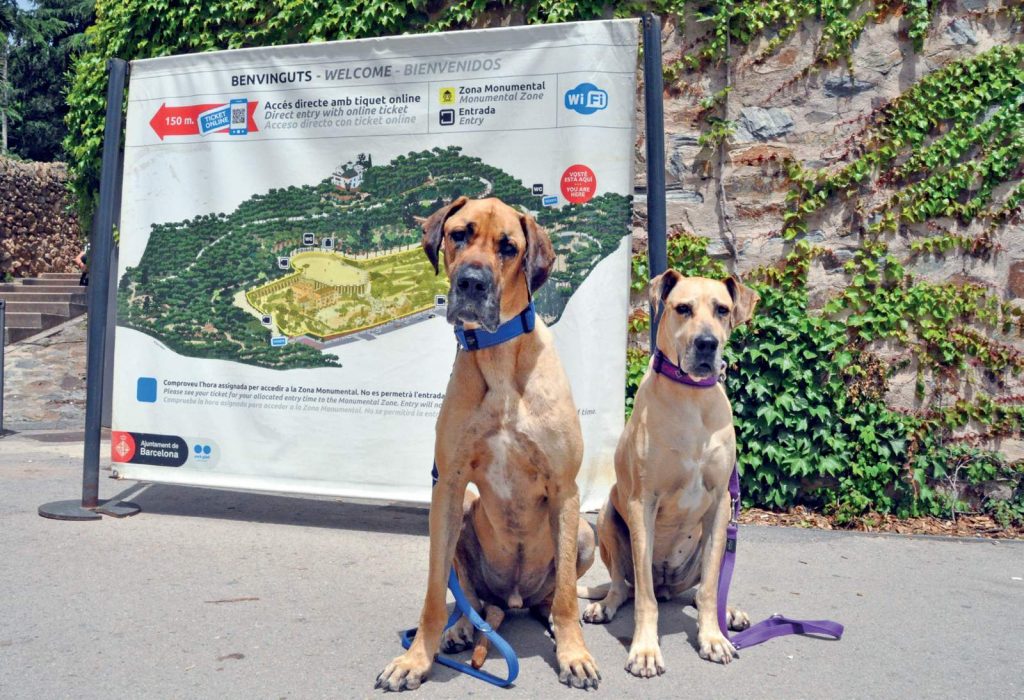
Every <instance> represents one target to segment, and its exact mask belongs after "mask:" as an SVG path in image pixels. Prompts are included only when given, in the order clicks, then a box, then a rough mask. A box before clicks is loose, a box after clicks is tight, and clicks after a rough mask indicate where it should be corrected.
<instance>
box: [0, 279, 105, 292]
mask: <svg viewBox="0 0 1024 700" xmlns="http://www.w3.org/2000/svg"><path fill="white" fill-rule="evenodd" d="M86 289H88V287H82V286H80V285H78V284H52V285H51V284H46V285H42V284H31V285H29V284H26V285H21V284H14V283H12V282H6V283H3V284H0V292H3V293H6V292H13V293H17V292H25V293H32V294H68V293H69V292H70V293H71V294H74V293H76V292H78V291H79V290H81V291H80V293H83V294H84V293H85V290H86Z"/></svg>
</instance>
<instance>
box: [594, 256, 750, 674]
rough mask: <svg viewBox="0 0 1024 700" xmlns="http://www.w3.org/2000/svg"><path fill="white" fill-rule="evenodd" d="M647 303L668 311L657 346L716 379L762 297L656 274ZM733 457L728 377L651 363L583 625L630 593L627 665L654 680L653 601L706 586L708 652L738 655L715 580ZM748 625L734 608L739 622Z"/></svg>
mask: <svg viewBox="0 0 1024 700" xmlns="http://www.w3.org/2000/svg"><path fill="white" fill-rule="evenodd" d="M650 296H651V308H652V309H658V308H659V307H661V308H663V309H664V311H663V313H662V316H661V323H660V325H659V327H658V336H657V347H658V349H659V350H661V352H662V353H663V354H664V355H665V357H666V358H668V359H669V360H670V362H671V363H673V364H675V365H676V366H677V367H679V368H681V369H682V371H683V372H685V373H686V374H687V375H689V376H690V377H691V378H692V379H695V380H699V379H706V378H708V377H713V376H715V375H717V374H718V372H719V368H720V365H721V361H722V348H723V346H724V345H725V343H726V341H727V340H728V338H729V334H730V332H731V331H732V329H733V328H735V327H736V326H737V325H739V324H741V323H744V322H746V321H748V320H749V319H750V318H751V316H752V315H753V312H754V306H755V305H756V304H757V301H758V296H757V294H756V293H755V292H753V291H752V290H750V289H748V288H747V287H744V286H743V285H742V284H740V283H739V282H738V281H737V280H736V279H735V278H732V277H730V278H729V279H727V280H725V281H724V282H720V281H717V280H710V279H704V278H699V277H697V278H684V277H682V276H681V275H680V274H679V273H678V272H676V271H675V270H669V271H668V272H666V273H664V274H662V275H659V276H658V277H655V278H654V279H653V280H651V286H650ZM735 460H736V436H735V433H734V432H733V424H732V408H731V407H730V405H729V399H728V398H727V397H726V394H725V390H724V389H723V388H722V386H721V384H715V385H713V386H709V387H694V386H688V385H684V384H680V383H678V382H676V381H673V380H672V379H670V378H668V377H666V376H663V375H662V374H660V373H658V372H655V371H654V370H653V363H652V369H648V371H647V374H646V375H644V378H643V380H642V381H641V382H640V386H639V388H638V389H637V393H636V400H635V403H634V408H633V415H632V416H631V417H630V419H629V422H628V423H627V425H626V428H625V430H624V431H623V433H622V437H621V438H620V439H619V444H618V447H617V449H616V451H615V476H616V483H615V484H614V485H613V486H612V489H611V493H610V495H609V498H608V502H607V503H606V504H605V506H604V508H603V509H602V510H601V514H600V516H599V517H598V539H599V541H600V545H601V558H602V559H603V560H604V563H605V565H606V566H607V567H608V571H609V573H610V574H611V578H612V580H611V584H610V586H609V587H608V588H607V589H605V588H604V587H599V588H597V589H587V588H583V587H581V588H580V590H579V593H580V595H581V597H584V598H592V599H593V598H598V597H600V596H601V595H602V594H603V593H605V592H607V594H606V595H604V598H603V600H600V601H599V602H596V603H591V604H590V605H588V606H587V608H586V610H585V611H584V613H583V619H584V620H586V621H587V622H593V623H601V622H608V621H610V620H611V619H612V618H613V617H614V616H615V612H616V611H617V610H618V609H619V606H621V605H622V604H623V602H625V601H626V600H628V599H629V598H630V596H633V597H634V598H635V600H636V611H635V612H636V620H635V629H634V632H633V643H632V646H631V647H630V649H629V656H628V658H627V661H626V670H627V671H629V672H630V673H632V674H634V675H636V676H641V677H645V678H647V677H651V676H655V675H658V674H661V673H663V672H664V671H665V663H664V661H663V660H662V655H661V648H660V647H659V645H658V603H657V598H662V599H670V598H672V597H674V596H676V595H679V594H681V593H683V592H684V591H686V590H688V589H690V588H692V587H694V586H698V589H697V592H696V595H695V602H696V605H697V621H698V626H699V632H698V636H697V643H698V647H699V652H700V655H701V657H702V658H705V659H711V660H712V661H719V662H721V663H728V662H729V661H730V660H731V659H732V656H733V653H734V652H735V649H734V648H733V646H732V644H731V643H730V642H729V640H728V639H726V638H725V636H724V635H723V634H722V632H721V631H720V630H719V628H718V619H717V610H718V575H719V570H720V567H721V562H722V552H723V550H724V547H725V532H726V527H727V525H728V523H729V518H730V517H731V513H732V510H731V504H730V497H729V488H728V487H729V475H730V473H731V471H732V468H733V464H734V462H735ZM749 625H750V621H749V619H748V618H747V616H746V615H745V614H744V613H742V612H740V611H737V610H732V609H730V610H729V626H730V628H731V629H745V628H746V627H748V626H749Z"/></svg>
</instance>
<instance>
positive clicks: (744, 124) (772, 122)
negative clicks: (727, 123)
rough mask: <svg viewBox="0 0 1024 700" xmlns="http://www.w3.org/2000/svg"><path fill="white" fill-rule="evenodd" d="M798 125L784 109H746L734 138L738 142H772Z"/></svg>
mask: <svg viewBox="0 0 1024 700" xmlns="http://www.w3.org/2000/svg"><path fill="white" fill-rule="evenodd" d="M795 127H796V124H795V123H794V122H793V117H791V116H790V115H789V112H787V111H786V110H784V109H780V108H778V107H771V108H769V109H765V108H764V107H744V108H743V109H741V110H740V118H739V120H738V123H737V126H736V133H735V134H734V137H735V139H736V141H737V142H739V143H742V142H749V141H754V140H757V141H770V140H771V139H777V138H779V137H780V136H785V135H786V134H788V133H789V132H791V131H793V129H794V128H795Z"/></svg>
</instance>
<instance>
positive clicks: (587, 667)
mask: <svg viewBox="0 0 1024 700" xmlns="http://www.w3.org/2000/svg"><path fill="white" fill-rule="evenodd" d="M558 680H560V681H561V682H562V683H565V684H566V685H570V686H572V687H573V688H584V689H588V690H589V689H590V688H597V685H598V683H600V682H601V672H600V671H598V670H597V662H596V661H594V657H593V656H591V655H590V652H589V651H587V650H586V649H585V648H581V649H579V650H578V651H576V652H574V653H565V654H563V653H559V654H558Z"/></svg>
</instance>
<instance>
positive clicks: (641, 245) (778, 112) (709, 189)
mask: <svg viewBox="0 0 1024 700" xmlns="http://www.w3.org/2000/svg"><path fill="white" fill-rule="evenodd" d="M1001 5H1002V3H1001V2H997V1H996V2H993V1H986V0H960V1H951V2H945V3H942V4H941V7H940V8H939V10H938V12H937V14H936V15H935V16H934V17H933V20H932V22H931V25H930V30H929V33H928V35H927V37H926V40H925V42H924V46H923V49H921V50H915V48H914V46H913V43H912V42H911V41H910V40H909V39H908V38H907V35H906V26H905V20H904V18H903V17H901V16H900V15H899V14H898V13H897V14H894V15H893V16H890V17H889V18H888V19H887V20H885V21H883V22H881V23H877V24H876V23H874V22H868V23H867V26H866V29H865V31H864V33H863V34H862V36H861V37H860V39H859V41H857V42H856V44H855V45H854V49H853V54H852V61H851V63H850V66H849V67H847V66H846V65H842V64H840V65H836V66H834V67H828V68H825V67H821V66H816V67H813V68H812V69H811V70H810V71H805V69H807V68H808V67H810V66H813V64H814V60H813V56H814V51H815V49H816V47H817V40H818V38H819V37H820V34H821V27H820V26H819V25H817V24H816V22H814V21H806V22H805V23H804V25H803V28H802V29H801V30H800V31H798V32H796V33H795V34H794V35H792V36H790V37H789V38H788V39H787V40H786V41H784V42H783V43H782V44H781V46H779V47H778V48H776V49H775V50H773V51H771V52H770V53H768V54H767V56H768V57H767V58H766V59H763V57H762V56H761V54H762V52H763V50H764V47H765V45H766V43H767V41H768V40H769V39H770V37H764V38H761V39H755V40H754V42H753V43H751V44H750V45H749V46H733V47H731V51H730V58H729V60H728V61H722V62H721V63H719V64H718V65H714V64H712V65H709V66H704V67H702V68H701V69H699V70H696V71H690V72H686V73H684V74H683V75H682V78H681V80H679V81H677V82H676V83H674V84H673V85H670V86H667V90H666V100H665V129H666V135H665V140H666V170H667V173H666V179H667V188H668V194H667V218H668V225H669V228H670V230H672V229H675V230H681V231H686V232H689V233H695V234H699V235H702V236H705V237H707V238H708V239H709V247H708V251H709V253H711V254H712V256H713V257H716V258H719V259H721V260H723V261H724V262H726V264H727V265H728V267H729V268H730V269H731V270H734V271H735V272H737V273H739V274H740V275H743V274H746V273H749V272H750V271H751V270H754V269H755V268H758V267H761V266H766V265H772V264H773V263H776V262H778V261H779V260H780V259H781V258H783V257H784V256H785V255H786V254H787V253H788V252H789V251H790V250H791V249H792V245H793V244H792V243H790V242H787V241H785V240H784V239H783V237H782V235H781V229H782V222H783V219H782V217H783V213H784V211H785V199H786V194H787V192H788V191H789V189H790V187H791V183H790V182H789V181H788V178H787V177H786V173H785V168H784V167H783V166H782V162H783V161H784V160H786V159H794V160H796V161H798V162H799V163H801V164H802V165H803V166H804V167H806V168H814V169H821V168H829V167H830V166H833V165H835V166H836V167H838V165H839V164H841V163H843V162H849V157H848V152H849V146H850V145H851V144H853V145H854V146H856V143H857V138H858V136H859V132H860V130H861V129H862V127H863V125H864V123H865V118H866V117H867V116H868V115H870V114H871V113H872V112H874V111H875V110H877V109H878V108H880V107H882V106H884V105H886V104H888V103H889V102H890V101H892V100H893V99H895V98H896V97H898V96H899V95H900V94H901V93H902V92H904V91H906V90H907V89H908V88H910V87H911V86H912V85H913V84H914V83H915V82H917V81H918V80H920V79H921V78H922V77H924V76H926V75H927V74H928V73H930V72H932V71H934V70H936V69H939V68H941V67H943V66H945V65H946V64H948V63H949V62H951V61H955V60H960V59H963V58H967V57H970V56H974V55H977V54H980V53H982V52H984V51H986V50H988V49H991V48H993V47H995V46H998V45H1001V44H1007V43H1017V42H1019V41H1020V34H1019V33H1016V32H1015V29H1016V27H1014V26H1013V24H1012V22H1011V21H1010V20H1009V19H1007V18H1005V17H1004V16H1003V15H1001V14H999V13H995V12H992V10H994V9H995V8H997V7H999V6H1001ZM706 31H707V27H706V26H700V25H698V24H697V23H695V22H688V21H685V20H678V19H676V18H666V19H665V21H664V23H663V30H662V35H663V48H662V57H663V62H664V64H665V65H666V66H668V65H671V64H672V63H673V62H674V61H676V60H677V59H678V58H679V57H680V55H681V54H683V53H686V52H688V51H691V50H692V48H693V46H694V45H695V44H696V43H697V42H696V39H697V37H698V36H699V35H702V34H704V33H706ZM759 57H760V58H762V59H763V60H758V59H759ZM727 85H728V86H730V87H731V91H730V92H729V93H728V95H727V97H726V98H725V107H724V109H725V118H726V119H729V120H732V121H733V122H734V123H735V125H736V129H735V132H734V133H733V135H732V136H731V137H730V139H729V141H728V142H727V144H726V146H725V148H724V151H723V152H722V153H721V154H720V153H719V150H718V149H717V148H713V147H702V146H701V145H700V144H699V142H698V139H699V137H700V135H701V133H702V131H703V130H705V129H706V128H707V125H706V123H705V122H704V121H703V120H702V119H701V114H702V112H704V111H705V110H704V109H703V108H702V106H701V104H700V103H701V100H702V99H705V98H707V97H709V96H710V95H712V94H714V93H716V92H718V91H720V90H722V89H723V88H724V87H726V86H727ZM638 119H639V120H640V121H639V122H638V123H639V124H640V125H642V124H643V121H642V120H643V117H642V115H638ZM851 137H852V138H851ZM848 140H850V141H849V142H848ZM637 147H638V148H637V160H638V162H637V168H636V170H637V186H638V191H641V192H642V191H644V189H645V184H646V183H645V169H646V163H645V155H644V148H645V146H644V140H643V136H642V126H641V136H640V138H639V139H638V143H637ZM1005 189H1006V188H1004V189H1003V190H1001V191H999V192H997V193H996V195H995V198H996V199H998V197H999V196H1000V194H1001V193H1004V192H1005ZM884 194H885V193H884V192H883V193H880V195H879V196H882V195H884ZM637 204H638V206H637V216H636V220H635V224H636V227H635V230H634V250H635V251H641V250H645V249H646V231H645V227H646V211H645V207H646V203H645V200H644V197H642V196H640V197H638V198H637ZM938 223H940V224H943V225H947V224H948V226H949V227H950V228H956V229H957V230H958V231H961V232H963V233H964V234H966V235H971V234H973V233H977V232H980V230H981V229H982V228H983V226H984V225H983V224H978V225H977V226H975V227H972V226H967V227H964V226H959V225H957V224H956V222H948V221H945V220H940V221H939V222H938ZM860 226H861V224H860V222H858V221H857V220H856V218H855V217H854V216H853V214H852V212H851V211H850V207H847V206H844V204H843V203H842V202H838V203H832V204H830V205H828V206H826V207H825V208H824V209H822V210H820V211H819V212H817V213H816V214H814V215H813V216H812V217H811V218H810V219H809V226H808V229H809V230H808V234H807V235H806V238H807V240H808V241H809V242H810V243H813V244H815V245H818V246H822V247H824V248H826V249H828V250H830V251H832V253H833V254H832V255H828V256H822V257H819V258H817V259H816V261H815V262H814V263H813V264H812V267H811V270H810V273H809V295H810V302H811V305H812V306H813V307H820V306H821V305H823V304H824V303H825V301H826V300H827V299H829V298H830V297H832V296H834V295H835V294H836V293H837V292H838V291H840V290H841V289H842V288H844V287H845V286H846V285H847V284H848V278H847V275H846V273H845V272H844V271H843V268H842V263H844V262H846V261H847V260H849V259H851V258H852V257H853V255H854V251H856V250H857V249H858V247H859V246H860V244H861V235H860V234H861V230H860ZM926 228H927V227H926V225H920V226H910V227H908V228H907V230H903V231H901V234H900V235H895V236H890V237H887V238H886V243H887V244H888V246H889V249H890V251H891V252H893V253H894V254H896V255H897V256H898V257H899V258H900V259H902V260H906V261H907V268H908V270H909V271H910V272H912V273H913V274H914V275H915V276H916V277H917V278H918V279H921V280H926V281H932V282H944V281H949V280H953V281H955V280H960V281H969V282H975V283H980V284H983V285H985V286H986V287H987V288H988V289H989V290H990V291H991V292H992V293H993V294H994V295H995V296H997V297H999V298H1001V299H1002V300H1004V301H1011V302H1012V303H1014V304H1020V305H1022V306H1024V228H1022V227H1020V226H1015V225H1008V226H1004V227H1002V228H1001V229H1000V230H999V231H998V232H997V237H998V244H999V245H1000V246H1001V250H1000V251H999V252H998V253H996V254H995V255H992V256H991V257H990V258H988V259H981V258H977V257H971V256H965V255H962V254H959V253H955V252H951V253H949V254H947V255H945V256H932V255H923V256H922V255H917V256H912V255H910V241H911V240H912V239H913V238H914V236H915V235H918V234H921V235H923V234H924V233H925V232H926ZM634 304H635V306H636V308H646V300H645V298H644V296H643V295H635V296H634ZM997 339H998V340H1000V341H1002V342H1006V343H1008V344H1011V345H1013V346H1015V347H1016V348H1017V349H1018V350H1024V343H1022V341H1021V338H1020V337H1019V336H1018V335H1015V334H1013V335H1008V336H1001V335H999V336H997ZM646 341H647V339H646V336H645V335H643V336H637V337H635V338H634V342H635V343H636V344H637V345H641V346H645V345H646ZM871 350H872V351H873V352H874V353H876V354H877V355H878V356H879V358H880V359H882V360H883V361H895V359H896V358H898V357H901V356H903V357H904V358H905V356H906V355H907V354H908V353H907V349H906V348H904V347H896V346H894V345H891V344H890V345H882V344H878V345H876V346H874V347H872V348H871ZM904 364H905V363H904ZM984 375H985V373H984V372H977V373H976V372H974V371H973V370H967V371H966V372H965V373H964V376H963V377H961V378H960V379H959V380H957V381H960V382H961V385H960V391H959V393H960V395H961V396H962V397H964V398H968V399H970V398H972V397H973V396H974V394H975V392H981V391H983V392H985V393H989V394H991V395H993V396H1012V395H1021V394H1024V383H1022V382H1021V381H1019V379H1018V378H1014V377H1010V376H1008V377H1006V378H1001V379H1000V380H999V381H998V382H996V381H992V380H991V378H989V377H986V376H984ZM916 376H917V366H916V363H915V362H910V363H909V364H908V365H905V366H904V368H902V369H900V370H899V371H898V372H896V373H895V375H894V376H893V377H891V378H890V379H889V382H888V388H887V402H888V403H889V404H890V405H891V406H893V407H896V408H902V409H920V408H922V407H924V404H925V403H926V402H927V397H926V398H925V399H923V400H922V399H921V398H920V397H918V396H916V394H915V379H916ZM929 389H930V387H929ZM992 447H995V448H996V449H1001V450H1002V451H1004V453H1006V454H1007V455H1008V456H1010V457H1011V458H1024V443H1022V442H1021V441H1017V440H1009V439H1007V440H1003V441H1001V442H1000V444H998V445H992Z"/></svg>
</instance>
